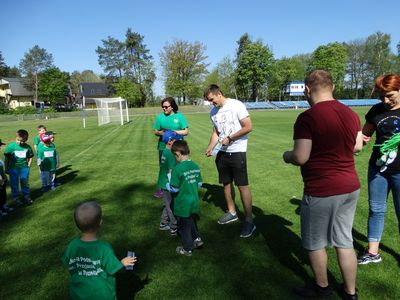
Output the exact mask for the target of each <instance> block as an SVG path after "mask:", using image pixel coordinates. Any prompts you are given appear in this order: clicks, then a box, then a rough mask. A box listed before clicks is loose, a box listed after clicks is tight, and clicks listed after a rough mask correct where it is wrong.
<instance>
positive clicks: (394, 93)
mask: <svg viewBox="0 0 400 300" xmlns="http://www.w3.org/2000/svg"><path fill="white" fill-rule="evenodd" d="M375 91H376V92H378V93H379V96H380V99H381V101H382V102H381V103H378V104H375V105H374V106H373V107H371V109H370V110H369V111H368V113H367V114H366V116H365V119H366V123H365V125H364V127H363V130H362V133H363V139H364V142H368V141H369V140H370V139H371V136H372V135H373V134H374V132H375V134H376V141H375V145H374V147H373V150H372V155H371V158H370V160H369V167H368V202H369V215H368V234H367V237H368V248H367V249H366V250H365V252H364V253H363V254H362V255H361V256H359V258H358V263H359V264H363V265H365V264H369V263H379V262H380V261H382V258H381V255H380V253H379V243H380V241H381V237H382V233H383V227H384V220H385V212H386V203H387V200H388V195H389V192H390V191H392V195H393V202H394V207H395V211H396V215H397V219H398V221H399V223H400V153H399V144H400V76H399V75H396V74H388V75H384V76H379V77H378V78H377V79H376V81H375Z"/></svg>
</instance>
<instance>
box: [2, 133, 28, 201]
mask: <svg viewBox="0 0 400 300" xmlns="http://www.w3.org/2000/svg"><path fill="white" fill-rule="evenodd" d="M28 137H29V134H28V132H27V131H26V130H24V129H20V130H18V131H17V134H16V140H15V142H13V143H10V144H8V145H7V147H6V149H5V150H4V158H5V159H4V164H5V172H6V173H8V174H9V175H10V186H11V195H12V198H13V200H14V202H15V204H16V205H22V203H21V202H20V201H19V196H20V195H19V185H20V184H21V192H22V195H23V202H24V203H26V204H32V199H31V196H30V193H31V190H30V188H29V172H30V167H31V163H32V157H33V151H32V148H31V146H29V145H28V144H27V143H26V141H27V140H28Z"/></svg>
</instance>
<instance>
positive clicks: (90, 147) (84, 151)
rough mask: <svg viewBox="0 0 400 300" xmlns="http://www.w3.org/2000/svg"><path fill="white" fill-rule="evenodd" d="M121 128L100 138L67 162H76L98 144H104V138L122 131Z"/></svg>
mask: <svg viewBox="0 0 400 300" xmlns="http://www.w3.org/2000/svg"><path fill="white" fill-rule="evenodd" d="M120 128H121V126H118V127H117V128H115V129H114V130H113V131H110V132H109V133H107V134H106V135H104V136H102V137H101V138H99V139H98V140H97V141H96V142H94V143H93V144H91V145H90V146H89V147H87V148H86V149H85V150H83V151H81V152H79V153H78V154H75V155H74V156H72V157H71V158H70V159H68V160H67V161H66V162H68V161H71V160H74V159H75V158H77V157H79V156H81V155H82V154H84V153H86V152H88V151H89V150H90V149H92V148H93V147H94V146H96V145H97V144H98V143H100V142H102V143H104V138H106V137H107V136H109V135H111V134H113V133H114V132H115V131H117V130H118V129H120Z"/></svg>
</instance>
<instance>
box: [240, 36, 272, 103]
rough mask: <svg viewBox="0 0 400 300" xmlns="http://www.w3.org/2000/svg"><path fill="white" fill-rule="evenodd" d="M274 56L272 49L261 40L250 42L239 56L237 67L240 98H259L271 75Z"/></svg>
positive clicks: (254, 99)
mask: <svg viewBox="0 0 400 300" xmlns="http://www.w3.org/2000/svg"><path fill="white" fill-rule="evenodd" d="M273 61H274V58H273V54H272V51H271V50H270V49H269V48H268V46H266V45H264V44H263V43H262V42H261V41H257V42H254V43H253V42H252V43H250V44H248V45H247V46H246V47H245V48H244V50H243V51H242V53H241V54H240V56H239V60H238V62H237V69H236V85H237V86H238V91H240V93H238V94H239V98H241V99H251V100H253V101H256V100H258V99H259V94H260V91H261V90H262V89H263V88H265V87H266V85H267V82H268V79H269V78H270V75H271V73H272V72H271V71H272V70H271V69H272V64H273Z"/></svg>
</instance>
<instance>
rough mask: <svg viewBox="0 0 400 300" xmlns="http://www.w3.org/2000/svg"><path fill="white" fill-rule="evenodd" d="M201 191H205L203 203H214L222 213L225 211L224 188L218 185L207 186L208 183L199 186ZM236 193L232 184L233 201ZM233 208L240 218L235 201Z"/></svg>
mask: <svg viewBox="0 0 400 300" xmlns="http://www.w3.org/2000/svg"><path fill="white" fill-rule="evenodd" d="M201 187H202V188H203V189H205V193H204V196H203V198H202V200H203V201H206V202H208V203H214V205H215V206H216V207H219V208H220V209H221V210H222V211H223V212H225V211H226V210H227V207H226V201H225V195H224V187H223V186H221V185H218V184H209V183H203V185H202V186H201ZM235 196H236V192H235V188H234V185H233V184H232V198H233V200H235ZM235 207H236V212H237V214H238V216H239V217H240V218H242V217H243V214H242V212H241V210H240V209H239V208H238V207H237V204H236V201H235Z"/></svg>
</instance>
